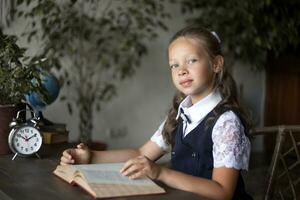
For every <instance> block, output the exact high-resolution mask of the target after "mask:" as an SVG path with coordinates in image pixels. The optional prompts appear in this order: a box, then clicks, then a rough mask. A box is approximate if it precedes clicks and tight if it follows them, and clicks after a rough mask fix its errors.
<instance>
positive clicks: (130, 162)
mask: <svg viewBox="0 0 300 200" xmlns="http://www.w3.org/2000/svg"><path fill="white" fill-rule="evenodd" d="M142 158H144V157H143V156H138V157H136V158H133V159H130V160H128V161H127V162H126V163H125V164H124V165H123V167H122V169H121V170H120V173H123V172H124V171H126V170H127V168H129V167H130V166H131V165H133V164H136V163H140V162H141V161H142Z"/></svg>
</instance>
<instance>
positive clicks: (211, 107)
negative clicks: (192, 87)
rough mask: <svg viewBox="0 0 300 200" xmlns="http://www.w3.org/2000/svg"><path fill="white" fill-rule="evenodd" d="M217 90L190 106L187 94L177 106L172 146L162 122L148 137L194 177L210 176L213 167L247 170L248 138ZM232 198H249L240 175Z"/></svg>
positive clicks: (236, 115) (175, 166)
mask: <svg viewBox="0 0 300 200" xmlns="http://www.w3.org/2000/svg"><path fill="white" fill-rule="evenodd" d="M221 100H222V98H221V95H220V93H219V92H218V91H215V92H212V93H211V94H209V95H208V96H206V97H205V98H204V99H202V100H200V101H198V102H197V103H195V104H194V105H192V102H191V99H190V97H189V96H187V97H186V98H185V99H184V100H183V101H182V102H181V104H180V105H179V108H178V115H177V119H178V124H177V127H176V128H175V130H174V132H173V133H172V143H173V146H172V147H171V146H169V145H167V144H166V143H165V141H164V140H163V137H162V129H163V126H164V123H165V121H164V122H163V123H162V124H161V125H160V127H159V128H158V130H157V131H156V132H155V133H154V135H153V136H152V137H151V140H152V141H153V142H155V143H156V144H157V145H158V146H159V147H161V148H162V149H163V150H164V151H166V152H168V151H171V164H172V168H173V169H174V170H178V171H181V172H184V173H187V174H190V175H193V176H198V177H203V178H207V179H211V178H212V170H213V168H218V167H227V168H235V169H238V170H248V165H249V158H250V149H251V147H250V141H249V139H248V137H247V136H246V135H245V132H244V127H243V125H242V123H241V120H240V118H239V117H238V113H237V112H235V111H234V110H232V109H229V108H227V107H225V106H221V105H220V104H219V103H220V102H221ZM233 199H252V198H251V197H250V196H249V195H248V194H247V193H246V192H245V186H244V182H243V178H242V176H241V175H239V178H238V182H237V186H236V190H235V193H234V196H233Z"/></svg>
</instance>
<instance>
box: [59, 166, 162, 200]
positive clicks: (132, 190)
mask: <svg viewBox="0 0 300 200" xmlns="http://www.w3.org/2000/svg"><path fill="white" fill-rule="evenodd" d="M122 166H123V163H104V164H88V165H66V166H62V165H58V166H57V167H56V169H55V170H54V171H53V173H54V174H55V175H56V176H58V177H60V178H62V179H63V180H65V181H67V182H68V183H70V184H72V185H78V186H80V187H82V188H83V189H84V190H85V191H87V192H88V193H89V194H91V195H92V196H93V197H94V198H110V197H123V196H133V195H146V194H162V193H165V190H164V189H163V188H161V187H160V186H158V185H157V184H156V183H154V182H153V181H152V180H150V179H149V178H142V179H135V180H132V179H129V178H128V177H126V176H123V175H122V174H120V172H119V171H120V169H121V168H122Z"/></svg>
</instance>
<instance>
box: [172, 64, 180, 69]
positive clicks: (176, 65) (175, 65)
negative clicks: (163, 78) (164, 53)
mask: <svg viewBox="0 0 300 200" xmlns="http://www.w3.org/2000/svg"><path fill="white" fill-rule="evenodd" d="M178 66H179V65H178V64H172V65H170V68H171V69H174V68H177V67H178Z"/></svg>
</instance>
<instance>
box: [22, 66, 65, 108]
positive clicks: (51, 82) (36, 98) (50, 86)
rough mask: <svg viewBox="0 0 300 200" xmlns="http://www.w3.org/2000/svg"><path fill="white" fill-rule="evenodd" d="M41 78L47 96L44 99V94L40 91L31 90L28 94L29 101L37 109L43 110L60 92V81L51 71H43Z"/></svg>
mask: <svg viewBox="0 0 300 200" xmlns="http://www.w3.org/2000/svg"><path fill="white" fill-rule="evenodd" d="M42 74H43V75H41V80H42V86H43V87H44V88H45V91H46V93H47V98H45V99H43V98H42V95H41V94H40V93H38V92H31V93H29V94H28V95H26V100H27V102H28V103H29V104H30V105H31V106H32V107H33V108H34V109H35V110H36V111H41V110H43V109H44V108H45V107H46V106H47V105H49V104H51V103H52V102H54V101H55V100H56V98H57V97H58V94H59V90H60V87H59V82H58V80H57V78H56V77H55V76H54V75H53V74H51V73H47V72H46V73H42Z"/></svg>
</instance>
